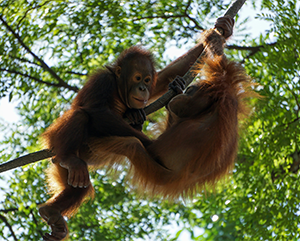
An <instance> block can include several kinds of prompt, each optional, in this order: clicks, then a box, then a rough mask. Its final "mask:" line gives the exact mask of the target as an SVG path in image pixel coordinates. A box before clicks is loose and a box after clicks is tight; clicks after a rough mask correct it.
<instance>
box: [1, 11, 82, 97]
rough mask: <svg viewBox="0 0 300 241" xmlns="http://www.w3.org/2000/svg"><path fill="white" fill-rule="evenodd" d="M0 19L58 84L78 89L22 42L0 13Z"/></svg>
mask: <svg viewBox="0 0 300 241" xmlns="http://www.w3.org/2000/svg"><path fill="white" fill-rule="evenodd" d="M0 20H1V22H2V23H3V25H4V26H5V27H6V28H7V30H8V31H9V32H11V33H12V35H13V36H14V37H15V38H16V39H17V40H18V42H19V44H20V45H21V46H22V47H23V48H24V49H25V50H26V51H27V52H28V53H30V54H31V56H32V57H33V58H34V59H35V60H36V61H38V62H39V63H40V64H41V66H42V67H43V68H44V69H45V70H47V71H48V72H49V73H50V74H51V76H52V77H54V78H55V79H56V80H57V81H58V82H59V84H60V86H62V87H65V88H67V89H70V90H73V91H75V92H77V91H78V88H77V87H74V86H70V85H68V84H67V83H66V82H64V81H63V80H62V79H61V78H60V77H59V76H58V75H57V74H56V73H55V72H54V71H53V69H51V68H50V67H49V66H48V65H47V64H46V63H45V62H44V61H43V60H42V59H41V58H39V57H38V56H37V55H36V54H35V53H33V52H32V51H31V50H30V48H29V47H28V46H27V45H26V44H25V43H24V42H23V40H22V38H21V37H20V36H19V35H18V34H17V33H16V32H15V31H14V30H13V29H12V28H11V27H10V26H9V25H8V23H7V22H6V21H5V20H4V18H3V16H2V15H0Z"/></svg>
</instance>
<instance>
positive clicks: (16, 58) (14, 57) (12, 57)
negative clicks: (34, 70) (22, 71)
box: [8, 54, 42, 68]
mask: <svg viewBox="0 0 300 241" xmlns="http://www.w3.org/2000/svg"><path fill="white" fill-rule="evenodd" d="M8 57H10V58H11V59H15V60H19V61H21V62H24V63H29V64H32V65H35V66H38V67H40V68H41V67H42V66H41V65H39V64H38V63H35V62H33V61H30V60H29V59H26V58H21V57H17V56H14V55H11V54H8Z"/></svg>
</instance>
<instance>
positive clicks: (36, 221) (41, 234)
mask: <svg viewBox="0 0 300 241" xmlns="http://www.w3.org/2000/svg"><path fill="white" fill-rule="evenodd" d="M30 214H31V215H32V219H33V222H34V223H35V225H36V226H38V225H39V221H38V220H37V219H36V217H35V216H34V213H33V211H32V209H31V210H30ZM38 233H39V234H40V236H41V237H42V236H43V232H42V231H41V230H40V229H39V230H38Z"/></svg>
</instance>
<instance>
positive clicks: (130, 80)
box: [39, 17, 234, 240]
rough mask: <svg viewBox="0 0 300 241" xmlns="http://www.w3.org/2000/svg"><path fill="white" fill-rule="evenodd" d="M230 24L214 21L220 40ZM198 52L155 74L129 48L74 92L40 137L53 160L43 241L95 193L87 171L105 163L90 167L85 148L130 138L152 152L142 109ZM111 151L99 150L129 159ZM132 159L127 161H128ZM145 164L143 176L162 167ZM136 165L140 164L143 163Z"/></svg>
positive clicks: (141, 53)
mask: <svg viewBox="0 0 300 241" xmlns="http://www.w3.org/2000/svg"><path fill="white" fill-rule="evenodd" d="M233 24H234V21H233V19H232V18H230V17H222V18H219V19H218V20H217V22H216V25H215V26H216V27H218V28H222V29H223V30H224V36H225V37H229V36H230V35H231V34H232V28H233ZM203 49H204V43H203V42H200V43H198V44H197V45H196V46H195V47H194V48H193V49H191V50H190V51H188V52H187V53H186V54H184V55H183V56H181V57H180V58H178V59H177V60H175V61H174V62H172V63H171V64H170V65H168V66H167V67H166V68H164V69H163V70H161V71H160V72H158V73H156V71H155V68H154V60H153V56H152V54H151V53H150V52H149V51H146V50H144V49H142V48H140V47H136V46H135V47H131V48H129V49H128V50H125V51H124V52H123V53H122V54H121V55H120V57H119V58H118V59H117V60H116V61H115V62H114V63H113V64H111V65H109V66H107V67H106V68H105V69H102V70H99V71H98V72H96V73H95V74H94V75H92V76H91V77H90V78H89V80H88V82H87V83H86V85H85V86H84V87H83V88H82V89H81V90H80V91H79V92H78V94H77V96H76V98H75V99H74V101H73V103H72V105H71V108H70V110H68V111H66V112H65V113H64V114H63V115H62V116H61V117H60V118H59V119H58V120H57V121H56V122H55V123H54V124H53V125H51V126H50V127H49V128H48V129H47V130H46V132H45V133H44V134H43V138H44V140H45V141H46V143H47V148H48V149H51V150H53V152H54V153H55V154H56V156H55V158H54V159H53V161H52V162H53V164H52V165H51V166H50V168H49V169H48V171H47V174H48V175H47V176H48V183H49V187H50V190H51V192H52V194H53V196H52V198H50V199H49V200H48V201H47V202H46V203H45V204H44V205H43V206H42V207H40V209H39V213H40V215H41V216H42V218H43V219H44V220H45V221H47V223H48V224H49V225H50V226H51V229H52V233H51V234H48V233H47V234H45V235H44V237H43V238H44V240H62V239H63V238H65V237H66V235H67V233H68V230H67V224H66V222H65V220H64V218H63V216H70V215H72V214H74V213H75V212H76V210H77V208H78V207H79V206H80V205H81V203H82V202H83V201H84V199H85V198H86V197H87V196H92V195H93V192H94V190H93V187H92V185H91V183H90V179H89V173H88V168H87V166H88V165H91V166H99V165H102V164H103V163H104V162H105V160H102V161H100V160H98V161H96V163H94V162H93V161H92V159H93V160H95V158H89V157H86V156H85V155H83V154H80V153H85V150H86V149H88V148H90V147H91V145H90V144H89V143H90V140H91V139H93V138H96V139H97V140H101V139H102V138H108V139H107V140H111V139H110V138H112V139H113V138H116V139H115V140H116V141H117V142H118V140H119V139H118V138H119V137H120V138H125V140H126V142H125V143H128V142H127V140H131V138H133V139H132V140H135V141H138V143H139V144H140V145H141V147H142V148H147V149H148V148H149V153H155V152H156V151H153V150H152V149H153V148H154V147H153V146H156V144H155V143H156V141H155V142H153V141H152V140H150V139H149V138H148V137H147V136H146V135H144V134H143V133H142V132H141V131H140V130H141V125H142V123H143V121H144V119H145V114H144V112H143V110H142V108H144V107H145V106H146V104H147V103H148V101H149V100H150V101H152V100H155V99H156V98H157V97H159V96H160V95H162V94H163V93H165V92H166V91H167V90H168V86H169V83H170V80H172V79H174V78H175V76H177V75H181V76H182V75H184V74H185V73H186V72H187V71H188V69H189V67H190V66H191V65H192V64H193V63H194V62H195V60H196V59H197V58H198V56H199V55H200V54H201V52H202V51H203ZM170 87H171V88H174V89H175V91H177V92H178V93H180V92H182V89H183V88H184V81H183V80H181V79H180V78H176V79H175V80H174V82H173V83H172V84H171V85H170ZM124 117H127V118H129V119H130V120H132V122H133V124H132V125H129V124H127V123H126V122H125V121H124V120H123V118H124ZM127 138H128V139H127ZM100 142H101V141H100ZM108 143H109V142H108ZM111 145H112V146H111V147H109V145H107V144H105V145H103V148H108V149H109V150H110V148H111V150H112V153H111V152H110V151H109V153H108V154H114V153H116V154H120V155H125V156H129V153H131V152H130V151H129V150H127V151H128V153H123V152H124V151H125V150H126V149H125V148H124V147H122V148H121V149H120V150H117V149H114V148H115V142H114V141H112V143H111ZM129 149H130V147H129ZM99 150H101V148H100V149H99ZM95 151H97V150H95ZM119 152H122V153H119ZM145 153H147V151H146V152H145ZM168 153H170V152H168ZM130 155H131V154H130ZM147 155H148V154H147ZM85 158H87V159H85ZM131 158H132V157H131V156H130V160H131ZM143 158H144V157H143ZM150 160H151V161H150V162H149V163H147V164H146V165H145V170H147V165H151V163H152V162H153V161H154V165H158V167H159V168H161V167H162V165H160V164H159V163H161V164H162V162H163V161H160V160H158V159H157V161H158V162H155V159H152V157H151V158H150ZM115 161H117V159H116V160H115ZM136 161H137V158H136V157H135V158H133V159H132V163H133V164H134V165H135V162H136ZM100 162H101V163H100ZM140 162H141V163H144V160H141V161H140ZM178 163H179V162H178ZM137 170H138V169H137ZM164 170H168V169H167V168H165V169H164ZM168 171H169V170H168ZM141 173H142V172H140V174H141ZM141 175H142V174H141ZM151 175H154V174H151ZM138 176H139V175H138ZM149 178H150V176H149ZM149 178H148V176H147V175H146V176H145V179H143V178H141V180H147V179H149ZM151 178H152V177H151ZM151 178H150V179H151ZM150 179H149V180H150ZM151 180H152V179H151ZM158 180H159V179H158Z"/></svg>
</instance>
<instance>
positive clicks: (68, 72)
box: [66, 71, 87, 76]
mask: <svg viewBox="0 0 300 241" xmlns="http://www.w3.org/2000/svg"><path fill="white" fill-rule="evenodd" d="M66 73H67V74H74V75H80V76H87V74H83V73H79V72H75V71H66Z"/></svg>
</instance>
